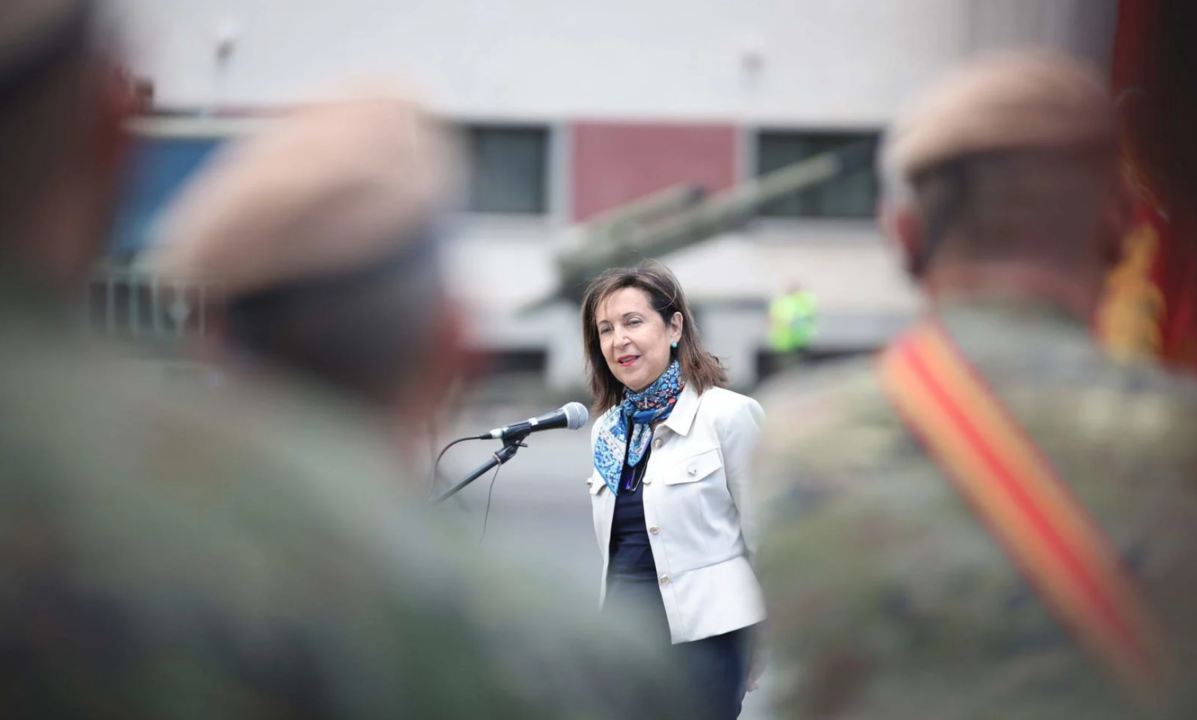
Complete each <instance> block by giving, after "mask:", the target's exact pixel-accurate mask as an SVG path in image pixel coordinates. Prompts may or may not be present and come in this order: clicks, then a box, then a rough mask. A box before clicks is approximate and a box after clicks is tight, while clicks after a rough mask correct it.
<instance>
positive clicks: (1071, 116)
mask: <svg viewBox="0 0 1197 720" xmlns="http://www.w3.org/2000/svg"><path fill="white" fill-rule="evenodd" d="M1116 139H1117V122H1116V117H1115V112H1114V106H1113V103H1112V102H1111V99H1110V96H1109V93H1108V92H1107V91H1106V89H1105V87H1104V85H1103V84H1102V82H1101V81H1100V80H1099V79H1098V77H1097V75H1096V74H1095V73H1094V72H1092V71H1091V70H1090V69H1089V68H1088V67H1086V66H1084V65H1082V64H1081V63H1079V62H1077V61H1076V60H1073V59H1071V58H1068V57H1066V56H1063V55H1058V54H1054V53H1049V52H1026V53H1018V54H1004V55H1000V56H994V57H990V58H988V59H985V60H981V61H977V62H975V63H973V64H971V65H969V66H968V67H966V68H963V69H960V70H958V71H956V72H954V73H952V74H951V75H949V76H948V77H947V78H945V79H944V80H942V81H941V82H939V83H938V84H936V85H934V86H933V87H932V88H931V89H930V90H929V91H928V92H927V93H925V94H924V95H922V96H921V97H920V98H918V99H917V100H916V102H915V103H913V105H912V106H911V107H910V108H909V110H908V111H907V112H905V113H903V114H902V115H901V116H900V117H899V119H898V120H897V121H896V122H895V123H894V125H893V127H892V128H891V130H890V131H889V133H888V135H887V138H886V148H885V150H884V151H883V163H884V164H885V166H886V168H887V169H889V170H891V171H896V172H897V173H899V174H900V175H901V176H902V177H904V178H906V179H909V178H911V177H912V176H914V175H916V174H918V173H919V172H920V171H922V170H925V169H927V168H929V167H932V166H934V165H937V164H939V163H942V162H944V161H947V160H951V159H952V158H956V157H960V156H962V155H967V154H970V153H977V152H987V151H993V150H1004V149H1014V148H1043V149H1068V148H1084V147H1090V146H1092V147H1098V146H1103V145H1108V146H1110V147H1111V148H1112V147H1114V144H1115V142H1116Z"/></svg>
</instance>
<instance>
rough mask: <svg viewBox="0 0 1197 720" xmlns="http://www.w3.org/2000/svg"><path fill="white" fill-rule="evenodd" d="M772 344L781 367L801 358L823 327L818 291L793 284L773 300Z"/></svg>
mask: <svg viewBox="0 0 1197 720" xmlns="http://www.w3.org/2000/svg"><path fill="white" fill-rule="evenodd" d="M769 323H770V326H769V344H770V346H772V348H773V352H774V353H775V354H776V356H777V359H778V363H779V365H780V367H781V368H786V367H791V366H793V365H796V364H798V363H799V362H801V360H802V358H803V356H804V355H805V354H806V351H807V349H808V348H809V347H810V344H811V342H812V341H813V340H814V338H815V334H816V333H817V332H818V329H819V322H818V304H817V303H816V301H815V296H814V294H812V293H810V292H808V291H806V290H804V289H803V288H802V287H801V286H799V285H797V284H794V285H791V286H790V288H789V291H788V292H786V294H784V295H782V296H780V297H778V298H776V299H774V300H773V302H772V303H770V304H769Z"/></svg>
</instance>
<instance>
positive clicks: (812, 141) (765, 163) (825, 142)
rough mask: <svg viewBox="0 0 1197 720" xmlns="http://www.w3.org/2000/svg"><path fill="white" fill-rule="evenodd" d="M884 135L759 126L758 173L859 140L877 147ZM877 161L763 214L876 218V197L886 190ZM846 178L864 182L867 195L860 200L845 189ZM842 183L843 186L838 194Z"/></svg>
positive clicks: (755, 170)
mask: <svg viewBox="0 0 1197 720" xmlns="http://www.w3.org/2000/svg"><path fill="white" fill-rule="evenodd" d="M880 137H881V132H880V131H879V130H876V129H860V130H843V129H826V128H813V129H806V128H760V129H758V130H756V131H755V133H754V136H753V149H754V167H753V168H752V170H753V175H754V177H759V176H761V175H764V174H766V173H768V172H772V171H774V170H779V169H781V168H783V167H787V166H789V165H792V164H794V163H796V162H800V161H801V160H803V159H805V158H809V157H814V156H815V155H818V154H820V153H823V152H827V151H829V150H832V149H834V148H836V147H841V146H843V145H848V144H850V143H853V142H858V141H860V140H871V141H872V142H873V143H874V148H877V147H878V146H879V145H880ZM787 146H788V147H787ZM875 153H876V150H874V154H875ZM872 166H873V164H872V163H870V168H869V169H868V170H864V171H861V172H859V173H854V174H853V175H852V176H851V177H850V178H841V179H837V180H831V181H829V182H828V183H826V184H823V185H820V186H817V187H813V188H810V189H808V190H805V191H802V192H798V193H794V194H792V195H788V196H786V197H784V198H781V199H779V200H777V201H775V202H772V203H768V204H766V205H765V206H764V207H763V208H762V209H761V213H760V214H761V216H762V217H765V218H770V219H788V220H802V219H819V220H822V219H826V220H869V219H872V218H873V217H874V216H875V214H876V205H877V199H878V197H879V195H880V192H881V183H880V180H879V178H878V177H877V175H876V171H875V170H874V169H873V167H872ZM845 182H853V183H861V184H863V185H864V186H865V189H864V191H863V199H860V200H857V199H855V198H852V197H850V196H847V195H844V194H843V191H842V188H843V187H844V186H843V183H845ZM837 187H838V188H840V189H841V192H840V193H839V194H837Z"/></svg>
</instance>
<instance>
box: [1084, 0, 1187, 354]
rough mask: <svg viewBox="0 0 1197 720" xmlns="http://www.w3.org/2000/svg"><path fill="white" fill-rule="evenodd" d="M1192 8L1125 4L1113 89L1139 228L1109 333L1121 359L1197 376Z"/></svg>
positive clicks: (1173, 3)
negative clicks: (1185, 14) (1154, 360)
mask: <svg viewBox="0 0 1197 720" xmlns="http://www.w3.org/2000/svg"><path fill="white" fill-rule="evenodd" d="M1185 2H1187V0H1179V2H1178V1H1177V0H1122V2H1121V3H1120V5H1119V12H1118V29H1117V36H1116V39H1115V46H1114V67H1113V89H1114V92H1115V96H1116V98H1117V99H1118V108H1119V113H1120V116H1121V120H1122V124H1123V142H1122V146H1123V156H1124V158H1125V160H1126V169H1127V173H1128V177H1129V179H1130V182H1131V184H1132V185H1133V187H1134V188H1135V189H1136V190H1137V192H1138V200H1139V206H1138V212H1137V218H1138V224H1137V226H1136V227H1135V229H1134V230H1133V231H1132V233H1131V234H1130V236H1129V237H1128V238H1127V245H1126V249H1127V259H1126V262H1124V263H1123V265H1122V266H1120V267H1119V268H1118V269H1117V270H1115V272H1114V273H1113V274H1112V276H1111V278H1110V284H1109V288H1108V289H1109V292H1108V298H1107V302H1106V304H1105V307H1104V308H1103V313H1102V317H1101V318H1100V327H1101V331H1102V333H1103V335H1104V337H1105V339H1106V340H1107V342H1108V344H1109V345H1110V347H1111V349H1113V350H1114V351H1115V352H1116V353H1118V354H1120V355H1124V356H1134V355H1143V354H1151V355H1156V356H1158V357H1160V358H1162V359H1164V360H1165V361H1166V362H1169V363H1171V364H1175V365H1180V366H1184V367H1188V368H1190V369H1197V215H1195V213H1197V208H1195V207H1194V204H1193V202H1192V201H1191V199H1190V198H1191V197H1192V194H1191V190H1193V189H1194V188H1190V187H1187V186H1188V185H1189V184H1190V183H1189V182H1188V180H1187V179H1186V176H1187V173H1190V172H1192V170H1193V168H1192V167H1186V165H1187V164H1192V162H1193V160H1194V157H1193V154H1192V152H1191V149H1192V144H1191V140H1190V139H1189V136H1190V135H1191V134H1192V131H1191V130H1190V129H1187V128H1186V126H1191V124H1192V121H1194V120H1197V118H1195V117H1193V116H1194V112H1193V110H1194V108H1195V107H1197V104H1195V103H1194V93H1195V92H1197V90H1195V89H1197V77H1193V70H1192V69H1191V67H1189V66H1188V64H1187V63H1186V62H1184V58H1185V53H1186V51H1184V50H1183V49H1182V47H1183V45H1184V44H1185V43H1187V42H1188V41H1187V40H1185V39H1183V38H1182V37H1181V34H1182V33H1183V32H1185V30H1184V28H1183V27H1182V26H1180V25H1178V24H1177V23H1178V21H1179V18H1178V17H1177V15H1178V14H1179V12H1180V10H1181V7H1182V5H1183V4H1184V3H1185Z"/></svg>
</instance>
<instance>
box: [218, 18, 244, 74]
mask: <svg viewBox="0 0 1197 720" xmlns="http://www.w3.org/2000/svg"><path fill="white" fill-rule="evenodd" d="M240 39H241V24H240V23H239V22H237V20H236V18H232V17H225V18H222V19H221V20H220V22H218V23H217V24H216V32H215V34H214V36H213V43H212V44H213V50H214V51H215V52H216V61H217V62H222V63H223V62H225V61H227V60H228V59H229V57H230V56H232V54H233V50H235V49H236V47H237V42H238V41H239V40H240Z"/></svg>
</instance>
